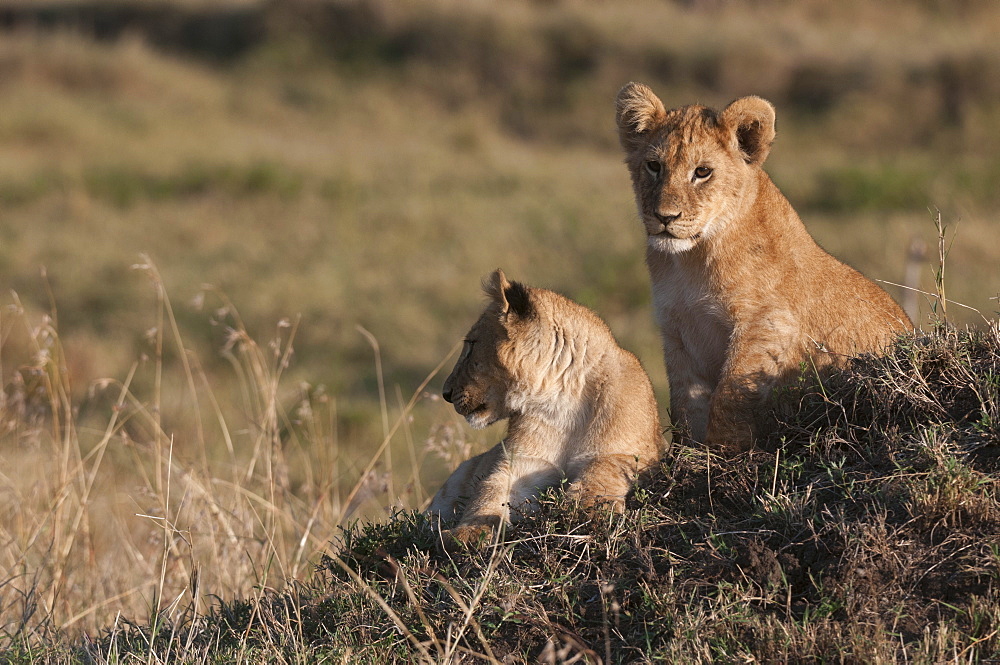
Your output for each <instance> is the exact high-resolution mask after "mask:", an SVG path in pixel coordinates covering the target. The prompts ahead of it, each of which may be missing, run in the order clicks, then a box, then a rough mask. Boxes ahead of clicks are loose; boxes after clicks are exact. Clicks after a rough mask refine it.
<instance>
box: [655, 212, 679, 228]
mask: <svg viewBox="0 0 1000 665" xmlns="http://www.w3.org/2000/svg"><path fill="white" fill-rule="evenodd" d="M656 218H657V219H658V220H660V222H662V223H663V225H664V226H666V225H667V224H669V223H670V222H676V221H677V220H678V219H680V218H681V214H680V213H679V212H675V213H668V214H663V213H662V212H658V213H656Z"/></svg>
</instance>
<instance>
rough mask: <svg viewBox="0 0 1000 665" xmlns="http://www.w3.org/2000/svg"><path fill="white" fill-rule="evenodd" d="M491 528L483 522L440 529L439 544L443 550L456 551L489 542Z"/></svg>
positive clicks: (491, 533) (491, 532)
mask: <svg viewBox="0 0 1000 665" xmlns="http://www.w3.org/2000/svg"><path fill="white" fill-rule="evenodd" d="M492 535H493V529H492V528H491V527H489V526H488V525H485V524H467V525H465V526H456V527H455V528H454V529H442V530H441V541H440V542H441V544H442V545H443V546H444V549H445V551H448V552H458V551H461V550H462V549H466V548H469V547H478V546H479V545H483V544H486V543H489V541H490V537H491V536H492Z"/></svg>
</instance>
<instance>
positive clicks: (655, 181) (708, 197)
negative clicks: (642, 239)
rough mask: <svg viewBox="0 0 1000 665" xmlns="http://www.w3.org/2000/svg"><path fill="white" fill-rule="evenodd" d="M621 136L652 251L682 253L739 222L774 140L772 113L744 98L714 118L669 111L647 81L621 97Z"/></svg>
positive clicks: (709, 113)
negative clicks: (756, 173) (756, 171)
mask: <svg viewBox="0 0 1000 665" xmlns="http://www.w3.org/2000/svg"><path fill="white" fill-rule="evenodd" d="M616 106H617V114H616V115H617V121H618V138H619V140H620V141H621V144H622V147H623V148H624V150H625V154H626V157H625V163H626V164H627V165H628V169H629V173H630V174H631V176H632V186H633V188H634V190H635V198H636V204H637V206H638V208H639V214H640V217H641V218H642V223H643V225H644V226H645V227H646V233H647V235H648V242H649V245H650V246H651V247H653V248H654V249H658V250H660V251H664V252H671V253H674V252H684V251H687V250H689V249H691V248H692V247H695V246H696V245H697V244H698V242H699V241H701V240H703V239H704V238H707V237H710V236H711V235H712V234H713V233H717V232H718V231H719V230H721V229H722V228H723V227H724V226H725V225H726V224H728V223H729V222H730V221H731V220H733V219H734V218H736V217H738V216H739V214H740V212H741V211H742V206H743V204H744V202H745V199H746V197H745V190H746V188H747V187H748V186H749V184H750V183H751V182H752V181H753V178H751V177H750V175H751V173H750V172H751V170H752V169H754V168H755V167H759V166H760V165H761V164H762V163H763V162H764V159H765V158H767V154H768V152H769V151H770V149H771V142H772V141H773V140H774V107H773V106H771V103H770V102H768V101H766V100H764V99H761V98H760V97H743V98H741V99H737V100H736V101H734V102H733V103H732V104H730V105H729V106H727V107H726V108H725V109H724V110H723V111H722V112H716V111H714V110H712V109H710V108H706V107H704V106H683V107H681V108H678V109H673V110H670V111H668V110H666V109H665V108H664V106H663V103H662V102H661V101H660V100H659V98H658V97H657V96H656V95H655V94H653V91H652V90H650V89H649V88H648V87H646V86H645V85H642V84H641V83H629V84H628V85H626V86H625V87H624V88H622V89H621V91H620V92H619V93H618V100H617V104H616Z"/></svg>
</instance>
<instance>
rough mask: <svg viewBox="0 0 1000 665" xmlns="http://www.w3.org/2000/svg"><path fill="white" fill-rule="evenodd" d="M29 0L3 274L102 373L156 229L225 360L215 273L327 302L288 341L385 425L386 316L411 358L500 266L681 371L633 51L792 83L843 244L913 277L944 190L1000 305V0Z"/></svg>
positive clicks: (808, 164)
mask: <svg viewBox="0 0 1000 665" xmlns="http://www.w3.org/2000/svg"><path fill="white" fill-rule="evenodd" d="M0 26H2V27H3V28H4V29H3V31H2V32H0V94H2V96H3V100H4V101H3V113H2V114H0V215H2V218H3V222H2V225H0V234H2V242H0V283H2V284H3V285H4V287H6V288H8V289H11V290H13V291H16V292H17V294H19V297H20V300H21V301H22V302H23V303H24V304H25V305H26V306H27V307H28V308H29V310H36V311H52V310H53V307H54V308H55V311H56V312H57V313H58V326H59V331H60V335H61V338H62V342H63V344H64V346H65V347H66V355H67V358H68V363H69V368H70V370H71V374H72V378H73V383H74V387H75V389H76V390H78V391H83V390H85V389H86V387H87V386H88V385H90V383H91V382H92V381H93V380H95V379H98V378H102V377H105V376H113V377H120V376H122V375H123V373H124V372H125V371H126V370H127V368H128V367H129V365H130V363H132V362H133V361H134V360H135V359H136V358H137V357H141V356H142V354H143V353H148V351H149V341H148V339H147V337H146V336H144V333H145V332H146V331H147V330H148V329H149V328H150V327H152V326H154V325H155V307H154V305H153V303H154V297H153V292H152V289H151V288H150V287H149V284H148V283H147V281H146V280H144V279H143V278H142V277H141V275H138V274H136V273H135V272H134V271H130V266H131V265H132V264H134V263H136V262H138V256H139V255H140V253H146V254H148V255H149V256H150V257H151V259H152V260H153V261H154V262H155V263H156V264H157V265H158V266H159V268H160V270H161V272H162V274H163V278H164V282H165V284H166V288H167V291H168V294H169V295H170V296H171V297H172V299H173V300H174V304H175V309H176V313H177V315H178V318H179V319H180V325H181V328H182V329H183V331H184V334H185V343H186V344H188V345H189V346H191V347H192V349H193V350H194V351H196V352H197V353H198V355H199V357H201V358H202V359H203V362H204V363H205V364H206V371H207V372H208V374H209V376H214V375H216V374H218V375H219V378H218V381H219V382H220V384H223V385H224V384H225V381H226V380H225V378H224V374H225V372H227V371H228V369H229V368H228V365H227V363H226V362H225V360H224V359H222V357H221V356H220V355H219V353H218V350H219V348H220V347H221V345H222V342H223V340H224V335H225V331H224V327H223V326H220V325H214V324H213V322H214V320H215V319H221V320H225V318H226V316H227V315H228V314H227V313H226V312H216V310H217V308H219V307H221V306H222V305H223V304H224V302H223V301H222V300H220V299H219V298H218V296H217V292H221V293H224V294H225V295H226V296H227V297H228V299H229V300H230V301H231V302H232V303H233V304H234V305H235V307H236V308H237V309H238V310H239V312H240V313H241V315H242V317H243V320H244V321H245V322H246V325H247V327H248V329H249V330H250V332H251V333H252V334H254V335H255V336H262V337H266V336H268V335H270V334H272V331H273V330H274V327H275V325H276V323H277V322H278V321H280V320H282V319H286V318H294V317H296V316H299V315H301V317H302V318H301V324H300V326H299V328H298V331H297V336H296V339H295V352H296V356H295V359H294V361H293V363H292V366H291V368H290V370H289V373H290V375H291V376H294V377H295V378H296V380H301V381H303V382H306V383H308V384H309V386H312V387H315V386H319V385H322V386H324V387H325V391H326V393H327V394H330V395H335V396H337V397H338V399H340V401H341V408H340V410H339V413H338V418H339V419H340V420H341V422H340V425H341V426H342V427H345V428H347V429H348V430H351V428H352V427H353V428H354V429H357V430H358V433H359V435H360V436H361V438H362V439H364V438H365V437H368V436H371V435H372V431H371V428H369V427H368V426H367V423H370V422H371V420H372V418H371V415H372V413H373V411H372V405H373V404H375V395H376V378H377V377H376V375H375V374H376V372H375V364H374V363H373V356H372V350H371V348H370V346H369V344H368V342H367V341H366V340H365V339H364V337H363V336H362V335H361V334H359V332H358V331H357V326H359V325H360V326H363V327H364V328H366V329H367V330H369V331H371V333H372V334H373V335H374V336H375V337H376V339H377V340H378V342H379V344H380V346H381V353H382V361H383V367H384V371H385V375H386V380H387V383H388V384H389V385H390V386H393V385H400V386H401V387H402V390H403V392H407V391H409V390H412V388H413V387H415V386H416V385H417V384H418V383H419V381H420V379H422V378H423V377H424V376H426V374H427V372H428V371H429V370H430V368H432V367H433V366H434V365H436V364H437V363H438V362H439V361H440V360H441V359H442V358H443V357H444V356H445V354H447V352H448V350H449V349H450V348H451V346H452V344H453V343H454V341H455V340H456V339H458V338H459V337H460V336H461V335H462V333H463V332H464V330H465V328H466V327H467V326H468V324H469V323H470V322H471V320H472V319H473V318H474V317H475V315H476V313H477V311H478V309H479V306H480V298H479V294H478V286H477V282H478V279H479V278H480V276H482V275H484V274H485V273H487V272H488V271H490V270H492V269H493V268H495V267H497V266H502V267H504V268H505V269H506V270H507V271H508V273H509V274H510V275H512V276H514V277H515V278H517V279H521V280H524V281H526V282H528V283H531V284H535V285H541V286H546V287H550V288H553V289H556V290H559V291H562V292H564V293H566V294H567V295H569V296H571V297H573V298H576V299H579V300H581V301H582V302H584V303H585V304H587V305H589V306H591V307H593V308H595V309H596V310H597V311H598V312H599V313H600V314H601V315H603V316H604V317H606V318H607V319H608V320H609V322H610V323H611V325H612V328H613V329H614V330H615V332H616V334H617V335H618V336H619V338H620V340H621V341H622V343H623V344H624V345H625V346H626V347H628V348H631V349H633V350H635V351H636V352H637V353H638V354H639V355H640V357H641V358H642V360H643V361H644V363H645V365H646V366H647V368H648V369H649V371H650V373H651V374H652V375H653V378H654V380H655V381H656V384H657V387H658V390H659V391H660V394H661V396H663V390H664V386H665V379H664V371H663V368H662V363H661V359H660V357H659V350H658V343H657V341H656V335H655V331H654V329H653V325H652V323H651V317H650V313H649V296H648V287H647V277H646V273H645V269H644V267H643V264H642V246H643V239H642V234H641V231H640V227H639V225H638V224H637V223H636V219H635V213H634V211H633V206H632V202H631V192H630V187H629V183H628V179H627V176H626V174H625V170H624V168H623V167H622V166H621V163H620V162H621V159H620V155H619V151H618V147H617V145H616V139H615V132H614V126H613V108H612V106H613V104H612V100H613V98H614V95H615V92H616V91H617V89H618V87H619V86H620V85H622V84H623V83H624V82H626V81H628V80H642V81H645V82H647V83H649V84H650V85H652V86H653V88H654V89H655V90H656V91H657V92H658V93H659V94H660V96H661V97H662V98H663V99H664V100H666V102H667V103H668V104H677V105H680V104H684V103H691V102H701V103H707V104H711V105H722V104H725V103H726V102H728V101H729V100H731V99H732V98H735V97H737V96H739V95H743V94H749V93H755V94H760V95H763V96H765V97H767V98H768V99H770V100H771V101H773V102H774V103H775V104H776V105H777V109H778V129H779V133H778V139H777V142H776V144H775V147H774V149H773V151H772V154H771V157H770V159H769V161H768V163H767V165H766V166H767V168H768V170H769V172H770V173H771V174H772V176H773V177H774V179H775V180H776V181H777V183H778V184H779V186H781V187H782V188H783V189H784V191H785V192H786V194H787V195H788V196H789V198H790V199H791V200H792V202H793V204H794V205H796V207H797V208H798V210H799V212H800V214H801V215H802V216H803V218H804V220H805V221H806V223H807V226H808V227H809V229H810V230H811V231H812V233H813V234H814V235H815V236H816V237H817V239H818V240H819V241H820V243H821V244H822V245H823V246H824V247H826V248H827V249H828V250H829V251H830V252H832V253H833V254H834V255H836V256H838V257H841V258H842V259H844V260H846V261H847V262H849V263H851V264H852V265H854V266H855V267H857V268H859V269H861V270H862V271H863V272H865V273H866V274H868V275H869V276H871V277H874V278H879V279H884V280H888V281H893V282H898V281H901V280H902V275H903V263H904V257H905V254H906V250H907V247H908V245H909V243H910V241H911V238H913V237H920V238H924V239H925V240H926V241H927V242H928V243H931V244H932V243H933V228H932V225H931V223H930V213H929V212H928V209H929V208H932V207H937V208H940V209H941V210H942V211H943V214H944V218H945V221H946V222H950V223H951V225H952V228H957V229H958V234H957V236H956V240H955V244H954V247H953V250H952V256H951V259H952V260H951V262H950V264H949V268H948V275H947V278H948V287H949V288H948V293H949V296H950V297H952V298H954V299H955V300H958V301H960V302H963V303H965V304H967V305H970V306H972V307H976V308H978V309H979V310H980V311H981V312H983V313H984V314H986V315H990V313H991V312H992V311H993V310H995V309H996V307H997V305H996V302H995V301H990V300H989V298H990V297H991V296H995V295H996V293H997V290H998V288H1000V280H998V279H997V272H996V266H997V265H998V263H1000V242H997V240H996V234H995V232H994V231H993V228H994V224H993V219H994V217H995V214H996V212H997V210H998V208H1000V188H998V187H997V186H996V182H997V179H998V177H1000V47H998V46H997V42H996V39H995V36H996V34H997V33H998V30H1000V6H998V5H997V4H996V3H994V2H988V1H984V2H975V1H967V2H959V3H954V2H933V1H930V0H926V1H917V0H914V1H912V2H902V1H897V2H883V3H868V2H861V1H849V2H842V3H837V4H836V5H835V6H833V5H831V4H830V3H826V2H821V1H819V0H816V1H810V2H778V1H771V2H758V3H752V4H751V3H725V2H711V1H705V2H665V1H659V2H652V1H646V2H632V3H626V4H612V3H603V2H587V1H582V0H579V1H570V0H566V1H561V2H560V1H552V2H541V1H539V2H508V3H490V2H458V1H457V0H456V1H451V0H436V1H434V2H419V3H418V2H381V1H376V0H367V1H357V2H354V1H351V2H348V1H344V2H337V1H330V2H311V1H300V2H274V3H267V4H260V3H253V2H221V1H220V2H209V3H196V2H177V3H167V4H161V3H151V2H150V3H115V2H108V3H92V2H91V3H84V2H72V3H68V4H63V5H59V4H52V3H42V2H21V3H14V4H9V5H7V6H6V7H5V8H4V9H2V10H0ZM959 220H961V223H960V224H956V223H957V222H958V221H959ZM40 267H44V269H45V275H46V277H45V278H44V279H43V278H42V277H40ZM932 275H933V265H932V262H931V261H928V262H927V266H926V268H925V269H923V270H922V281H923V284H922V285H923V286H924V287H925V288H928V289H930V287H931V285H932ZM207 285H211V288H208V286H207ZM888 288H889V290H890V291H894V295H897V297H898V291H896V290H895V289H894V287H888ZM203 294H204V295H203ZM921 300H924V299H921ZM928 312H929V308H928V306H927V303H926V302H924V309H923V313H922V316H924V315H926V314H927V313H928ZM951 314H952V315H953V316H954V317H956V318H957V319H958V320H959V322H965V321H969V322H974V321H976V320H978V317H977V315H975V314H974V313H972V312H969V311H963V310H960V309H958V308H952V309H951ZM14 345H15V340H9V343H8V351H7V355H8V361H7V362H6V363H5V367H4V370H5V371H6V372H7V374H8V376H6V377H5V380H9V378H10V377H9V374H10V372H11V371H12V370H15V369H16V368H17V366H18V363H17V362H12V361H11V360H10V354H11V352H12V351H11V349H12V348H13V347H14ZM144 381H145V382H146V384H148V383H149V382H150V381H151V379H149V375H148V373H147V374H144V373H143V371H142V369H140V372H139V375H138V378H137V384H136V385H138V386H142V385H145V384H144ZM439 383H440V378H439V379H438V380H437V382H436V383H434V384H432V386H431V387H432V389H434V390H436V389H437V388H438V386H439ZM178 417H180V415H179V416H178ZM351 431H353V430H351ZM374 431H375V432H376V433H377V434H380V432H379V430H378V428H375V430H374ZM377 434H376V438H377ZM357 445H359V446H364V445H365V442H364V440H361V441H359V442H358V443H357Z"/></svg>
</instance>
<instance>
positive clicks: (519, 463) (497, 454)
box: [432, 442, 562, 548]
mask: <svg viewBox="0 0 1000 665" xmlns="http://www.w3.org/2000/svg"><path fill="white" fill-rule="evenodd" d="M477 472H481V473H476V474H475V475H476V476H477V478H476V481H477V482H476V484H475V487H470V491H469V492H468V493H467V495H468V496H469V497H471V499H470V501H469V503H468V505H467V506H466V508H465V511H464V512H463V513H462V519H461V520H460V521H459V523H458V525H457V526H456V527H455V528H453V529H447V530H443V531H442V532H441V536H442V541H443V542H444V545H445V547H446V548H448V547H453V546H454V545H455V544H463V545H467V544H471V543H476V542H479V541H480V540H482V539H484V538H486V537H488V536H490V535H492V534H493V533H494V532H495V531H496V529H497V528H498V527H499V526H500V525H501V524H503V523H509V522H511V521H512V517H516V515H517V514H518V513H523V512H525V511H528V510H531V509H532V506H533V497H534V496H535V495H537V493H538V492H539V491H540V490H542V489H544V488H546V487H551V486H553V485H556V484H558V483H559V481H560V479H561V478H562V472H561V471H560V470H559V469H558V467H556V466H555V465H553V464H552V463H550V462H549V461H548V460H545V459H544V458H541V457H535V456H530V455H519V454H517V452H514V451H511V450H510V449H508V448H505V442H501V443H499V444H497V445H496V446H494V447H493V448H492V449H491V450H489V451H488V452H486V453H484V454H483V459H482V460H481V462H480V463H479V465H478V469H477ZM432 507H433V506H432ZM512 508H513V513H512V510H511V509H512Z"/></svg>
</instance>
